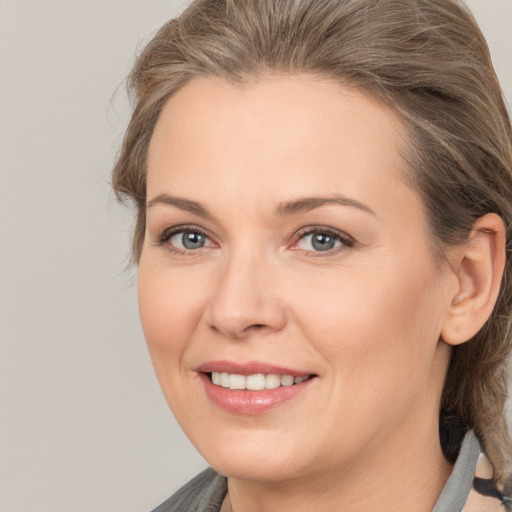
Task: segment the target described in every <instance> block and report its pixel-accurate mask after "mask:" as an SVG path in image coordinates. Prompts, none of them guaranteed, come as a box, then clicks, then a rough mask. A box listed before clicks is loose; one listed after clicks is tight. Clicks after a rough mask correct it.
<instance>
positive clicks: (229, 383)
mask: <svg viewBox="0 0 512 512" xmlns="http://www.w3.org/2000/svg"><path fill="white" fill-rule="evenodd" d="M210 378H211V381H212V383H213V384H215V385H216V386H221V387H223V388H228V389H231V390H244V389H245V390H248V391H262V390H264V389H276V388H279V387H281V386H284V387H289V386H293V385H295V384H300V383H302V382H304V381H306V380H308V379H309V378H310V375H304V376H300V377H294V376H293V375H278V374H276V373H269V374H264V373H255V374H253V375H240V374H237V373H227V372H212V373H211V375H210Z"/></svg>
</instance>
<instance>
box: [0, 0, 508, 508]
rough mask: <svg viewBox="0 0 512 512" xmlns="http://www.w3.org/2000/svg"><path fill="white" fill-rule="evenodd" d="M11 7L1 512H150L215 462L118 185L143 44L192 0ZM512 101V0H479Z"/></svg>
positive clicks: (1, 281) (1, 142) (53, 0)
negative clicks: (160, 351) (130, 260)
mask: <svg viewBox="0 0 512 512" xmlns="http://www.w3.org/2000/svg"><path fill="white" fill-rule="evenodd" d="M187 3H188V2H187V1H186V0H183V1H172V0H168V1H163V0H144V1H143V0H88V1H85V0H32V1H30V0H0V166H1V167H0V169H1V170H0V173H1V174H0V178H1V180H0V219H1V220H0V223H1V228H0V255H1V265H0V292H1V293H0V336H1V337H0V511H1V512H116V511H122V512H144V511H147V510H149V509H151V508H152V507H154V506H156V505H157V504H158V503H160V502H161V501H163V500H164V498H166V497H167V496H168V495H169V494H170V493H171V492H172V491H173V490H174V489H176V488H177V487H178V486H179V485H181V484H182V483H184V482H185V481H186V480H188V479H189V478H190V477H191V476H193V475H194V474H195V473H197V472H198V471H199V470H200V469H202V468H203V467H204V466H205V462H204V461H203V460H202V459H201V457H200V456H199V455H197V454H196V453H195V451H194V449H193V448H192V447H191V445H190V444H189V442H188V441H187V440H186V438H185V437H184V435H183V434H182V433H181V431H180V430H179V427H178V426H177V425H176V422H175V421H174V419H173V418H172V416H171V414H170V412H169V411H168V409H167V406H166V404H165V402H164V400H163V398H162V396H161V393H160V390H159V388H158V385H157V382H156V378H155V377H154V375H153V370H152V368H151V363H150V360H149V356H148V354H147V351H146V347H145V344H144V340H143V336H142V332H141V329H140V327H139V322H138V317H137V305H136V289H135V284H134V283H135V276H134V274H135V273H134V271H133V270H132V271H128V272H126V271H124V267H125V264H126V255H127V253H128V250H129V231H130V225H131V216H130V212H128V211H126V210H124V209H123V208H121V207H119V206H118V205H116V203H115V201H114V199H113V198H112V195H111V192H110V188H109V173H110V168H111V165H112V161H113V155H114V153H115V150H116V148H117V147H118V145H119V142H120V138H121V135H122V131H123V128H124V126H125V125H126V122H127V119H128V112H129V110H128V104H127V100H126V96H125V94H124V89H123V88H122V87H121V88H120V89H119V90H118V92H117V94H115V95H114V96H112V95H113V94H114V92H115V91H116V89H117V88H118V86H120V84H121V83H122V81H123V78H124V77H125V75H126V74H127V72H128V69H129V66H130V63H131V62H132V60H133V57H134V54H135V51H136V49H137V48H140V46H141V45H142V44H143V42H144V41H146V40H147V39H148V36H149V34H151V33H152V32H153V31H154V30H155V29H156V28H158V27H159V26H160V25H161V24H163V23H164V22H165V21H166V20H167V19H168V18H169V17H171V16H174V15H175V14H177V13H178V12H180V11H181V10H182V8H183V7H184V6H185V5H186V4H187ZM469 4H470V6H471V7H472V9H473V11H474V12H475V14H476V16H477V18H478V20H479V22H480V24H481V26H482V28H483V30H484V33H485V34H486V36H487V38H488V41H489V44H490V46H491V51H492V53H493V59H494V62H495V66H496V68H497V71H498V74H499V75H500V77H501V80H502V83H503V86H504V90H505V94H506V96H507V97H508V100H509V104H510V102H511V101H512V58H511V56H510V54H511V53H512V52H511V51H512V0H472V1H470V2H469Z"/></svg>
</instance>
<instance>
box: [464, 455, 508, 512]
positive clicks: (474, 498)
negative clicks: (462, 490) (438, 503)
mask: <svg viewBox="0 0 512 512" xmlns="http://www.w3.org/2000/svg"><path fill="white" fill-rule="evenodd" d="M492 476H493V471H492V467H491V464H490V463H489V461H488V460H487V457H486V456H485V454H483V453H481V454H480V456H479V458H478V463H477V466H476V470H475V475H474V479H473V485H472V489H471V492H470V493H469V496H468V500H467V502H466V504H465V506H464V509H463V511H462V512H505V511H508V510H510V505H509V504H510V501H509V500H508V499H507V498H506V497H505V496H503V495H502V494H501V493H500V491H499V490H498V489H496V487H495V485H494V483H493V481H492Z"/></svg>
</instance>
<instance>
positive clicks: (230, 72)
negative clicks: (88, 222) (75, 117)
mask: <svg viewBox="0 0 512 512" xmlns="http://www.w3.org/2000/svg"><path fill="white" fill-rule="evenodd" d="M269 71H270V72H272V71H274V72H285V73H308V74H312V75H315V76H318V77H320V78H325V79H327V80H331V81H332V80H334V81H337V82H339V83H342V84H346V85H350V86H354V87H360V88H363V89H364V90H365V91H367V92H370V93H371V94H373V95H374V96H376V97H377V98H379V99H380V100H381V101H383V102H385V103H386V104H387V105H389V106H390V107H391V108H392V109H394V110H395V111H396V112H397V113H398V114H399V115H400V116H401V118H402V119H403V121H404V124H405V126H406V127H407V128H408V134H409V138H408V147H407V150H406V151H404V155H403V158H404V160H405V161H406V163H407V164H408V169H409V170H410V173H409V175H408V176H407V177H406V179H407V180H408V181H409V183H410V184H411V186H413V187H414V188H415V189H416V190H417V191H418V193H419V194H420V196H421V197H422V199H423V202H424V204H425V207H426V211H427V216H428V220H429V229H430V232H431V236H432V240H433V247H434V249H435V251H436V253H437V254H438V256H439V257H440V259H442V254H443V253H444V252H445V249H446V247H448V246H450V245H452V244H458V243H461V242H463V241H464V240H465V239H466V238H467V236H468V234H469V233H470V231H471V229H472V226H473V225H474V223H475V221H476V219H478V218H479V217H480V216H482V215H484V214H486V213H488V212H494V213H497V214H498V215H500V216H501V218H502V219H503V220H504V222H505V226H506V230H507V240H508V245H507V247H508V248H507V263H506V270H505V277H504V280H503V283H502V287H501V291H500V295H499V298H498V302H497V304H496V307H495V309H494V312H493V314H492V316H491V318H490V319H489V320H488V322H487V323H486V325H485V326H484V327H483V329H482V330H481V331H480V332H479V333H478V334H477V335H476V336H475V337H474V338H473V339H472V340H470V341H469V342H467V343H464V344H462V345H460V346H457V347H455V348H454V349H453V352H452V359H451V363H450V367H449V370H448V375H447V378H446V382H445V386H444V391H443V396H442V403H441V409H442V414H441V417H442V420H443V422H444V423H446V424H447V425H449V426H451V427H453V428H454V429H455V428H456V424H457V423H459V424H461V425H463V429H466V428H473V429H474V431H475V433H476V434H477V436H478V437H479V439H480V441H481V443H482V445H483V447H484V450H485V452H486V454H487V456H488V457H489V459H490V461H491V463H492V465H493V467H494V470H495V481H496V483H497V484H498V485H499V486H500V487H501V488H502V489H504V490H505V491H506V492H510V490H511V489H510V456H511V446H510V439H509V435H508V431H507V425H506V421H505V412H504V406H505V402H506V396H507V357H508V355H509V353H510V350H511V343H512V255H511V240H512V129H511V124H510V118H509V116H508V113H507V109H506V106H505V103H504V100H503V96H502V92H501V89H500V85H499V82H498V79H497V77H496V74H495V72H494V69H493V67H492V63H491V58H490V55H489V51H488V48H487V44H486V42H485V40H484V38H483V36H482V34H481V32H480V30H479V28H478V26H477V24H476V22H475V20H474V18H473V17H472V15H471V14H470V12H469V11H468V9H467V8H466V7H465V6H464V4H463V3H462V2H460V1H457V0H386V1H382V0H364V1H362V0H197V1H195V2H193V3H192V4H191V6H190V7H189V8H188V9H187V10H185V12H184V13H183V14H182V15H181V16H180V17H179V18H177V19H173V20H170V21H169V22H168V23H166V24H165V25H164V26H163V27H162V28H161V29H160V30H159V31H158V33H157V34H156V35H155V36H154V38H153V39H152V40H151V41H150V42H149V44H147V46H146V47H145V48H144V49H143V51H142V52H141V54H140V55H139V57H138V58H137V60H136V63H135V65H134V67H133V70H132V72H131V74H130V76H129V83H128V85H129V90H130V92H131V93H132V96H133V100H134V103H135V108H134V112H133V115H132V118H131V121H130V124H129V126H128V129H127V131H126V134H125V138H124V141H123V144H122V147H121V150H120V153H119V157H118V160H117V163H116V165H115V168H114V171H113V186H114V190H115V192H116V194H117V196H118V198H121V199H122V198H126V197H128V198H131V199H132V200H133V201H134V202H135V205H136V208H137V218H136V226H135V232H134V238H133V258H134V260H135V261H138V259H139V257H140V253H141V250H142V244H143V241H144V231H145V214H146V159H147V150H148V146H149V141H150V138H151V136H152V133H153V128H154V126H155V123H156V121H157V119H158V116H159V114H160V111H161V109H162V107H163V105H164V103H165V101H166V100H167V99H168V98H169V96H170V95H171V94H172V93H173V92H174V91H176V90H177V89H179V88H180V87H181V86H183V85H184V84H185V83H187V82H188V81H190V80H192V79H193V78H195V77H199V76H207V75H216V76H219V77H222V78H225V79H227V80H229V81H231V82H236V83H244V82H247V83H250V82H251V81H254V80H257V79H259V78H260V77H262V76H264V74H266V73H268V72H269ZM443 444H444V448H445V454H446V456H447V457H448V458H451V459H453V458H454V457H456V452H457V446H458V445H457V443H455V444H454V445H453V446H451V445H450V441H449V440H446V439H444V441H443ZM452 444H453V443H452Z"/></svg>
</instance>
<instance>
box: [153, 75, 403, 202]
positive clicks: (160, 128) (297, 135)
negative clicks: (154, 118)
mask: <svg viewBox="0 0 512 512" xmlns="http://www.w3.org/2000/svg"><path fill="white" fill-rule="evenodd" d="M404 133H405V129H404V127H403V124H402V122H401V121H400V119H399V118H398V116H397V114H395V113H394V112H393V111H392V110H391V109H389V108H388V107H387V106H385V105H383V104H382V103H381V102H379V101H378V100H377V99H375V98H373V97H372V96H371V95H369V94H367V93H364V92H362V91H360V90H356V89H354V88H349V87H346V86H342V85H340V84H337V83H333V82H330V81H327V80H321V79H318V78H316V77H313V76H309V75H270V76H268V77H265V78H262V79H260V80H259V81H257V82H254V83H251V84H244V85H235V84H232V83H229V82H227V81H225V80H223V79H220V78H217V77H205V78H198V79H194V80H192V81H191V82H189V83H188V84H186V85H185V86H184V87H182V88H181V89H179V90H178V91H177V92H176V93H174V94H173V95H172V96H171V97H170V99H169V100H168V101H167V103H166V104H165V106H164V108H163V110H162V112H161V115H160V118H159V120H158V122H157V125H156V127H155V130H154V133H153V136H152V139H151V142H150V147H149V154H148V196H150V195H151V194H155V193H161V192H163V191H164V190H161V189H162V188H167V189H169V188H171V189H179V192H180V193H182V194H187V195H193V196H202V197H211V196H212V193H213V192H216V193H217V194H220V195H217V197H221V195H222V194H225V193H227V192H233V191H234V190H236V191H237V193H238V194H239V196H240V197H241V195H243V193H245V195H246V197H244V198H242V199H241V200H243V201H247V200H248V199H249V197H248V196H250V195H251V194H253V195H254V194H258V193H259V192H261V193H266V194H267V196H268V195H269V194H271V193H273V192H276V193H277V192H280V193H281V195H283V194H284V193H286V194H288V195H289V196H301V195H302V196H303V195H305V194H306V193H307V195H311V193H313V194H316V193H318V194H325V193H326V192H329V191H334V190H333V189H334V188H336V189H342V190H336V192H339V193H343V194H345V195H358V196H359V197H358V199H361V200H365V196H369V195H372V193H373V194H374V193H378V192H380V191H381V188H382V185H383V182H386V181H389V179H392V180H393V181H396V180H399V181H402V180H401V179H400V176H401V174H402V172H401V171H402V170H403V161H402V158H401V157H400V153H401V148H402V146H403V140H404V139H405V137H404ZM377 178H378V179H377ZM165 191H166V192H174V190H165ZM202 197H198V199H201V198H202Z"/></svg>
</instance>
